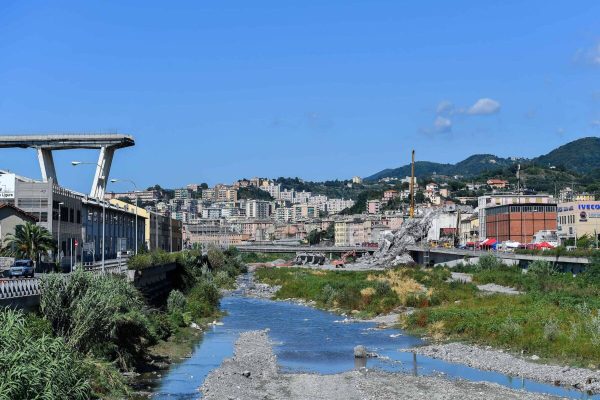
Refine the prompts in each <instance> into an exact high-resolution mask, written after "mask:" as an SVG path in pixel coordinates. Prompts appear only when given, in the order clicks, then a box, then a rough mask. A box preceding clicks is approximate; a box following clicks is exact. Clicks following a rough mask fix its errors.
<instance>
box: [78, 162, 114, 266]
mask: <svg viewBox="0 0 600 400" xmlns="http://www.w3.org/2000/svg"><path fill="white" fill-rule="evenodd" d="M71 165H72V166H74V167H76V166H78V165H95V166H97V167H98V168H100V170H102V166H101V165H100V164H97V163H92V162H83V161H71ZM100 178H101V179H102V185H103V190H102V192H103V193H106V177H105V176H102V177H100ZM98 200H99V201H101V202H102V273H105V272H106V271H105V269H104V253H105V252H106V249H105V248H104V233H105V229H106V227H105V225H106V202H105V201H104V199H98Z"/></svg>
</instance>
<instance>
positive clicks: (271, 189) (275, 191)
mask: <svg viewBox="0 0 600 400" xmlns="http://www.w3.org/2000/svg"><path fill="white" fill-rule="evenodd" d="M260 190H264V191H265V192H267V193H269V194H270V195H271V197H272V198H274V199H275V200H279V199H280V198H281V184H279V183H278V184H277V185H274V184H272V183H270V184H267V185H265V184H263V185H262V186H260Z"/></svg>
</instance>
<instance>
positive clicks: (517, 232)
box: [484, 203, 557, 243]
mask: <svg viewBox="0 0 600 400" xmlns="http://www.w3.org/2000/svg"><path fill="white" fill-rule="evenodd" d="M484 213H485V226H486V228H485V230H486V235H487V236H486V237H487V238H494V239H496V240H497V241H498V242H505V241H508V240H510V241H514V242H519V243H531V242H532V241H533V236H534V235H535V234H536V233H537V232H539V231H556V224H557V222H556V204H540V203H524V204H510V205H501V206H495V207H487V208H485V209H484Z"/></svg>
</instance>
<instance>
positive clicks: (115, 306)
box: [40, 270, 156, 369]
mask: <svg viewBox="0 0 600 400" xmlns="http://www.w3.org/2000/svg"><path fill="white" fill-rule="evenodd" d="M41 287H42V295H41V297H40V313H41V315H42V316H43V317H44V318H45V319H46V320H48V321H49V322H50V324H51V326H52V331H53V333H54V334H55V335H57V336H60V337H63V338H64V340H65V342H66V344H67V345H68V346H70V347H72V348H73V349H75V350H77V351H79V352H81V353H82V354H88V353H89V354H93V355H94V356H96V357H99V358H102V359H106V360H109V361H117V362H118V364H119V366H120V367H121V368H123V369H128V368H131V367H132V366H133V364H134V363H135V362H136V361H137V360H140V359H141V357H142V356H143V355H144V353H145V349H146V346H147V345H148V344H149V343H152V342H154V341H155V340H156V337H155V336H154V329H153V327H152V324H151V320H150V318H149V312H148V310H147V309H146V307H145V304H144V301H143V299H142V297H141V295H140V294H139V292H138V291H137V290H136V289H135V288H134V287H133V285H131V284H130V283H128V282H126V281H125V280H124V279H123V278H122V277H118V276H113V275H94V274H92V273H90V272H85V271H83V270H77V271H76V272H74V273H72V274H71V275H70V276H69V279H65V277H64V276H62V275H59V274H51V275H48V276H45V277H44V278H43V279H42V282H41Z"/></svg>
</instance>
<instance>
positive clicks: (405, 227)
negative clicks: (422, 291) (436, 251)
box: [358, 211, 439, 267]
mask: <svg viewBox="0 0 600 400" xmlns="http://www.w3.org/2000/svg"><path fill="white" fill-rule="evenodd" d="M438 213H439V212H438V211H425V213H424V214H423V215H422V216H420V217H417V218H409V219H407V220H406V221H404V222H403V223H402V226H401V227H400V229H398V230H396V231H393V232H390V233H387V234H385V235H384V236H383V238H382V239H381V241H380V244H379V249H378V250H377V251H376V252H375V253H373V255H371V256H369V255H365V256H364V257H362V258H360V260H359V261H358V262H359V263H360V264H364V265H368V266H373V267H392V266H394V265H397V264H412V263H414V260H413V259H412V257H411V256H410V254H409V253H408V249H407V247H408V246H413V245H416V244H419V242H421V240H426V239H427V233H428V232H429V229H430V228H431V224H432V221H433V220H434V219H435V218H436V216H437V215H438Z"/></svg>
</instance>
